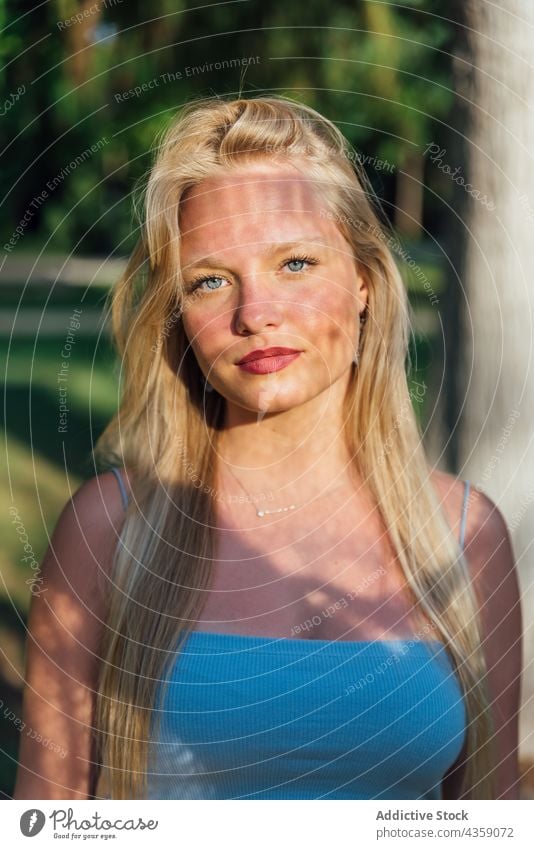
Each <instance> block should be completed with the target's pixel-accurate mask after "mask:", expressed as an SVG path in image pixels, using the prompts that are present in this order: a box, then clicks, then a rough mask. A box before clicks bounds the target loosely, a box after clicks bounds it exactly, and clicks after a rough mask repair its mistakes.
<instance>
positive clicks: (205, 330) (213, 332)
mask: <svg viewBox="0 0 534 849" xmlns="http://www.w3.org/2000/svg"><path fill="white" fill-rule="evenodd" d="M183 327H184V331H185V335H186V336H187V339H188V341H189V344H190V345H191V348H192V349H193V351H194V353H195V355H196V357H197V359H198V360H200V361H209V360H211V359H212V356H216V354H217V353H218V350H217V342H216V340H217V336H218V333H217V320H216V319H215V320H214V319H213V317H212V316H209V317H208V316H206V315H203V314H201V313H200V312H194V311H191V312H190V313H189V314H188V315H187V316H184V318H183Z"/></svg>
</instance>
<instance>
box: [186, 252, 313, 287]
mask: <svg viewBox="0 0 534 849" xmlns="http://www.w3.org/2000/svg"><path fill="white" fill-rule="evenodd" d="M290 262H305V263H307V264H308V265H310V266H313V265H317V264H318V262H319V260H318V259H316V258H315V257H312V256H309V255H308V254H298V255H297V254H295V255H293V256H290V257H288V258H287V259H286V260H284V262H283V263H282V264H281V266H280V267H281V268H283V267H284V265H288V264H289V263H290ZM303 270H304V269H302V270H300V271H293V272H291V273H292V274H302V271H303ZM224 279H225V278H224V277H221V276H220V275H219V274H211V275H208V276H202V277H196V278H194V279H193V280H192V281H191V283H190V284H189V286H188V288H187V291H188V292H194V291H195V289H198V288H199V286H201V285H202V283H207V282H208V281H210V280H224ZM210 288H211V289H212V291H217V289H214V287H210Z"/></svg>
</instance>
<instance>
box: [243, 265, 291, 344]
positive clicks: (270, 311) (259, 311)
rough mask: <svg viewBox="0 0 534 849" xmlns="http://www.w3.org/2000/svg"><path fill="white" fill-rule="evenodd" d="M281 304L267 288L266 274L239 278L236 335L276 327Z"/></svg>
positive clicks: (253, 274) (280, 317)
mask: <svg viewBox="0 0 534 849" xmlns="http://www.w3.org/2000/svg"><path fill="white" fill-rule="evenodd" d="M281 320H282V304H281V303H280V301H278V300H277V299H276V295H275V292H274V290H273V289H272V288H271V287H270V286H269V282H268V274H265V273H264V274H260V273H251V274H248V275H247V276H246V277H245V276H243V277H242V278H241V286H240V289H239V301H238V304H237V306H236V309H235V314H234V322H235V329H236V332H237V333H241V334H253V333H260V332H261V331H262V330H263V329H264V328H265V327H278V326H279V324H280V322H281Z"/></svg>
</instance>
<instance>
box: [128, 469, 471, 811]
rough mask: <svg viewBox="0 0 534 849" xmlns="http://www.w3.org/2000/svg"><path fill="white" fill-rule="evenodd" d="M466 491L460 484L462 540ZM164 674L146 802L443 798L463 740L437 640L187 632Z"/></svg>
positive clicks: (453, 681) (457, 701)
mask: <svg viewBox="0 0 534 849" xmlns="http://www.w3.org/2000/svg"><path fill="white" fill-rule="evenodd" d="M117 477H118V479H119V480H120V475H118V474H117ZM120 483H121V485H122V481H120ZM121 492H123V498H124V499H125V503H127V497H126V493H125V491H123V490H122V489H121ZM468 494H469V483H468V482H466V483H465V490H464V503H463V508H462V521H461V530H460V543H461V545H462V547H463V543H464V534H465V516H466V510H467V498H468ZM167 680H168V684H167V687H166V688H165V690H163V689H162V687H161V685H159V686H158V687H157V691H156V699H155V707H154V711H153V712H152V715H151V733H150V735H149V742H148V790H147V797H146V798H147V799H441V798H442V780H443V777H444V775H445V773H446V772H447V770H448V769H449V768H450V766H452V764H453V763H454V762H455V760H456V759H457V757H458V755H459V753H460V751H461V750H462V746H463V743H464V739H465V733H466V719H467V717H466V711H465V705H464V700H463V695H462V691H461V687H460V684H459V681H458V679H457V677H456V676H455V674H454V671H453V667H452V663H451V661H450V658H449V655H448V653H447V651H446V649H445V646H444V645H443V644H442V643H440V642H439V641H437V640H431V641H427V640H424V639H416V638H414V639H411V640H410V639H403V640H377V641H358V642H349V641H346V640H345V641H341V640H337V641H336V640H317V639H291V638H272V637H258V636H245V635H238V634H225V633H214V632H208V631H192V632H191V633H190V634H189V635H188V637H187V639H186V640H185V642H184V643H183V644H182V646H181V648H180V651H179V653H178V655H177V658H176V661H175V662H174V663H173V664H172V666H171V669H170V673H169V674H168V679H167ZM162 693H164V696H163V697H162ZM156 723H160V725H159V728H158V727H157V725H156Z"/></svg>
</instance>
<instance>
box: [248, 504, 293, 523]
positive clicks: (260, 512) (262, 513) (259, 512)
mask: <svg viewBox="0 0 534 849" xmlns="http://www.w3.org/2000/svg"><path fill="white" fill-rule="evenodd" d="M296 506H297V505H296V504H290V505H289V507H278V509H277V510H256V516H259V517H260V519H261V518H263V516H266V515H267V513H285V512H286V511H287V510H294V509H295V508H296Z"/></svg>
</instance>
